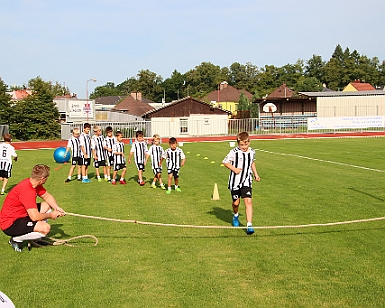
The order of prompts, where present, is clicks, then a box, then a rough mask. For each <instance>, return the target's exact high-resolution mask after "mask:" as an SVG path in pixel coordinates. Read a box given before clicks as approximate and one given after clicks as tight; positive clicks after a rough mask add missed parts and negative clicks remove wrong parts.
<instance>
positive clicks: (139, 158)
mask: <svg viewBox="0 0 385 308" xmlns="http://www.w3.org/2000/svg"><path fill="white" fill-rule="evenodd" d="M131 152H133V153H134V159H135V163H136V165H138V164H144V162H145V160H146V154H147V153H148V149H147V144H146V142H145V141H141V142H139V141H137V140H135V141H134V143H133V144H132V147H131Z"/></svg>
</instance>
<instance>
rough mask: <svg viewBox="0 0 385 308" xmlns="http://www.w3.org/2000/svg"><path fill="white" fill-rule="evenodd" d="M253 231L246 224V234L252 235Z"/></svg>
mask: <svg viewBox="0 0 385 308" xmlns="http://www.w3.org/2000/svg"><path fill="white" fill-rule="evenodd" d="M253 233H254V228H253V227H252V226H248V227H247V229H246V234H247V235H252V234H253Z"/></svg>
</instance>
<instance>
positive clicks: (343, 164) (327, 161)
mask: <svg viewBox="0 0 385 308" xmlns="http://www.w3.org/2000/svg"><path fill="white" fill-rule="evenodd" d="M256 150H257V151H260V152H265V153H269V154H276V155H282V156H293V157H299V158H303V159H308V160H314V161H319V162H322V163H329V164H334V165H340V166H346V167H352V168H358V169H364V170H369V171H375V172H381V173H385V170H379V169H373V168H368V167H363V166H357V165H351V164H345V163H340V162H336V161H331V160H323V159H319V158H312V157H307V156H302V155H296V154H286V153H277V152H271V151H266V150H261V149H256Z"/></svg>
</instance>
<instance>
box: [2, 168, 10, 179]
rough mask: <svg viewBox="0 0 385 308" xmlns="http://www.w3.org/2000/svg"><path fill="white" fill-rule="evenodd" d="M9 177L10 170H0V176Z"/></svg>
mask: <svg viewBox="0 0 385 308" xmlns="http://www.w3.org/2000/svg"><path fill="white" fill-rule="evenodd" d="M10 177H11V170H9V171H7V170H0V178H3V179H9V178H10Z"/></svg>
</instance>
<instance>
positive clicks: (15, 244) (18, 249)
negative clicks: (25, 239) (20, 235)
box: [8, 237, 23, 252]
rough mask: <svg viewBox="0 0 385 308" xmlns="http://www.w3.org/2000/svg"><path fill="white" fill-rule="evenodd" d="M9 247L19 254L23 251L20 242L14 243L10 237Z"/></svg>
mask: <svg viewBox="0 0 385 308" xmlns="http://www.w3.org/2000/svg"><path fill="white" fill-rule="evenodd" d="M8 243H9V245H11V246H12V248H13V250H14V251H17V252H21V250H22V249H23V247H22V244H23V243H22V242H16V241H14V240H13V237H11V238H10V239H9V242H8Z"/></svg>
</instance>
